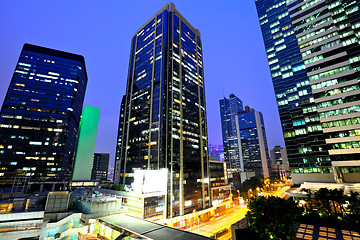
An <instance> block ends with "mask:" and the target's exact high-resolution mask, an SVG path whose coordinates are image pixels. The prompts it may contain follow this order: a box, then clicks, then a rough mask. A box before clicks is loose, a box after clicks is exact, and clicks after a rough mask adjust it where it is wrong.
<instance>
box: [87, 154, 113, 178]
mask: <svg viewBox="0 0 360 240" xmlns="http://www.w3.org/2000/svg"><path fill="white" fill-rule="evenodd" d="M109 158H110V154H109V153H94V161H93V166H92V175H91V179H92V180H98V181H104V180H107V174H108V168H109Z"/></svg>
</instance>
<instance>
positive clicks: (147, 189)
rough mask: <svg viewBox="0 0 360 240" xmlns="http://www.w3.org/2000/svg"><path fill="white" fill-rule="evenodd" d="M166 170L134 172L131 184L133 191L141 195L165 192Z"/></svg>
mask: <svg viewBox="0 0 360 240" xmlns="http://www.w3.org/2000/svg"><path fill="white" fill-rule="evenodd" d="M167 181H168V169H166V168H163V169H159V170H141V169H136V170H134V182H133V183H132V184H131V186H132V188H133V191H134V192H137V193H141V194H145V193H153V192H166V191H167Z"/></svg>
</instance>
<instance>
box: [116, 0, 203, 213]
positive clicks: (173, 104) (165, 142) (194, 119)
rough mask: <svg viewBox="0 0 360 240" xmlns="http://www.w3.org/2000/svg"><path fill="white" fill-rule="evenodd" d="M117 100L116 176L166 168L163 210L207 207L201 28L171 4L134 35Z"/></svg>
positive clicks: (127, 179)
mask: <svg viewBox="0 0 360 240" xmlns="http://www.w3.org/2000/svg"><path fill="white" fill-rule="evenodd" d="M121 106H122V107H121V113H120V120H119V123H120V124H119V134H118V142H117V150H116V159H115V161H116V165H115V171H116V173H115V175H116V176H115V177H114V179H115V182H119V183H123V184H130V183H131V182H132V181H133V176H134V170H135V169H149V170H150V169H161V168H166V169H168V172H169V177H168V191H167V195H166V203H167V204H166V205H167V208H166V216H168V217H174V216H177V215H183V214H187V213H190V212H192V211H193V210H195V209H203V208H206V207H208V206H210V198H209V192H210V191H209V181H208V176H209V167H208V151H207V129H206V108H205V106H206V105H205V91H204V79H203V59H202V46H201V38H200V32H199V30H197V29H195V28H194V27H192V26H191V25H190V23H189V22H188V21H186V20H185V18H184V17H182V16H181V14H180V13H179V12H178V11H177V10H176V9H175V6H174V4H172V3H170V4H167V5H165V6H164V7H163V8H162V9H161V10H160V11H158V12H157V13H156V14H155V15H154V16H153V17H152V18H150V19H149V20H148V21H147V22H146V23H145V24H144V25H143V26H142V27H141V28H140V29H139V30H138V31H137V32H136V33H135V35H134V37H133V39H132V45H131V54H130V63H129V73H128V81H127V89H126V96H125V97H124V98H123V101H122V105H121Z"/></svg>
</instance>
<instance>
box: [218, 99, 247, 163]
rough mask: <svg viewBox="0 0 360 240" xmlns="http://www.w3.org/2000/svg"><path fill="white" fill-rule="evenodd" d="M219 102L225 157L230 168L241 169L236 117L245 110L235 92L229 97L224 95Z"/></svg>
mask: <svg viewBox="0 0 360 240" xmlns="http://www.w3.org/2000/svg"><path fill="white" fill-rule="evenodd" d="M219 102H220V117H221V130H222V137H223V146H224V159H225V161H226V163H227V167H228V168H229V169H240V156H239V146H238V142H237V132H236V124H235V117H236V116H237V115H238V113H239V112H240V111H241V110H243V104H242V101H241V100H240V99H239V98H238V97H236V96H235V95H234V94H230V98H229V99H227V98H225V97H224V99H221V100H220V101H219Z"/></svg>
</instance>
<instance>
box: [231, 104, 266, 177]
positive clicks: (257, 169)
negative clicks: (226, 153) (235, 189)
mask: <svg viewBox="0 0 360 240" xmlns="http://www.w3.org/2000/svg"><path fill="white" fill-rule="evenodd" d="M235 126H236V133H237V138H236V140H237V142H238V144H237V145H238V146H239V158H240V169H241V174H240V179H241V182H244V181H245V180H246V179H248V178H250V177H253V176H263V177H265V178H269V169H268V168H269V165H270V161H269V150H268V146H267V140H266V134H265V125H264V118H263V115H262V113H261V112H258V111H255V110H254V109H252V108H249V107H248V106H246V107H245V109H244V110H243V111H240V112H239V114H238V115H237V116H236V117H235Z"/></svg>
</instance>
